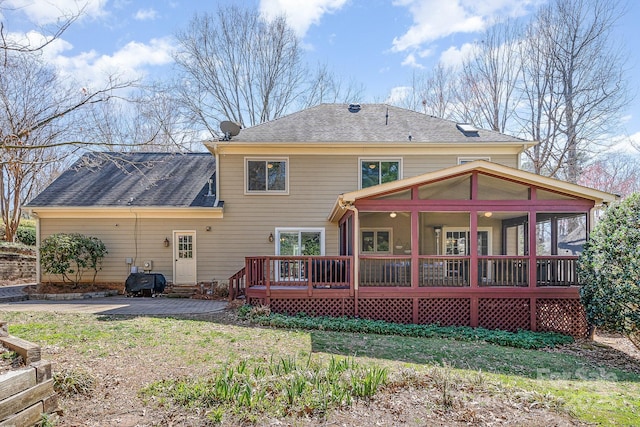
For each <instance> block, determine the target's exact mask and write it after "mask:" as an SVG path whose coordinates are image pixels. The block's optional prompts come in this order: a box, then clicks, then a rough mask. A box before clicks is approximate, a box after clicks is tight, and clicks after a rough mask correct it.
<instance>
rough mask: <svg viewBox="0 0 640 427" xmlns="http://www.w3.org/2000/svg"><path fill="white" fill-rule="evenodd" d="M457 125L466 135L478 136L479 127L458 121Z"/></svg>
mask: <svg viewBox="0 0 640 427" xmlns="http://www.w3.org/2000/svg"><path fill="white" fill-rule="evenodd" d="M456 127H457V128H458V130H459V131H460V132H462V133H464V134H465V135H466V136H478V129H477V128H476V127H475V126H474V125H470V124H469V123H456Z"/></svg>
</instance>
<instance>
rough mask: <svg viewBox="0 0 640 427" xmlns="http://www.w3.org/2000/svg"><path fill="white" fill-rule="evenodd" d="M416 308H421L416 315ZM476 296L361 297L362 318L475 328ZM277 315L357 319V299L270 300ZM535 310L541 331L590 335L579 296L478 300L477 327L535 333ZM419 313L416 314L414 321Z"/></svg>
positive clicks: (260, 302) (259, 302)
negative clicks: (533, 325)
mask: <svg viewBox="0 0 640 427" xmlns="http://www.w3.org/2000/svg"><path fill="white" fill-rule="evenodd" d="M266 301H267V300H266V299H263V298H248V300H247V302H248V303H249V304H251V305H254V306H258V305H264V304H265V303H266ZM414 304H416V305H417V307H416V310H415V312H414ZM474 304H475V303H474V302H472V299H471V298H418V299H417V300H416V301H415V302H414V299H413V298H360V299H358V316H359V317H361V318H363V319H376V320H385V321H388V322H394V323H413V322H416V323H420V324H434V323H435V324H439V325H441V326H471V325H472V324H474V323H475V322H474V320H475V319H474V317H473V316H474V315H475V314H474V311H473V310H472V307H474ZM269 305H270V307H271V311H273V312H275V313H286V314H290V315H295V314H298V313H306V314H308V315H310V316H333V317H340V316H349V317H352V316H355V301H354V299H353V298H348V297H347V298H315V299H313V298H311V299H308V298H276V299H271V300H270V301H269ZM532 309H534V310H535V321H536V327H537V330H538V331H551V332H560V333H563V334H569V335H573V336H576V337H584V336H586V335H587V332H588V326H587V321H586V316H585V313H584V309H583V307H582V305H581V304H580V300H579V299H577V298H539V299H537V300H536V302H535V308H534V307H533V305H532V303H531V300H530V299H529V298H478V300H477V316H478V317H477V325H478V326H480V327H482V328H487V329H502V330H506V331H517V330H519V329H524V330H530V329H531V326H532V325H531V318H532V313H531V310H532ZM414 315H415V316H416V317H415V318H414Z"/></svg>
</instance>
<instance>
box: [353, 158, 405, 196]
mask: <svg viewBox="0 0 640 427" xmlns="http://www.w3.org/2000/svg"><path fill="white" fill-rule="evenodd" d="M362 162H398V180H401V179H402V178H403V170H402V169H403V168H402V157H358V190H362Z"/></svg>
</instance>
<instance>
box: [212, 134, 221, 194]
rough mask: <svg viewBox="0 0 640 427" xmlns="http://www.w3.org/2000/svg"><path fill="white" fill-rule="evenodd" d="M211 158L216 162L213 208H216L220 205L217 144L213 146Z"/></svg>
mask: <svg viewBox="0 0 640 427" xmlns="http://www.w3.org/2000/svg"><path fill="white" fill-rule="evenodd" d="M213 157H214V159H215V160H216V199H215V200H214V201H213V206H214V207H218V203H220V153H219V152H218V144H214V145H213Z"/></svg>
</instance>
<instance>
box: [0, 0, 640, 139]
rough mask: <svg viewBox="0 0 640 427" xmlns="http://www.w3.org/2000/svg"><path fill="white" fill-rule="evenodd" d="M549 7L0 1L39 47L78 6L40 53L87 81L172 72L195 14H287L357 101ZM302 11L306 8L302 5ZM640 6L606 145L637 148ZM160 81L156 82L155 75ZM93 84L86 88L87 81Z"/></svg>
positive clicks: (633, 5)
mask: <svg viewBox="0 0 640 427" xmlns="http://www.w3.org/2000/svg"><path fill="white" fill-rule="evenodd" d="M545 1H547V0H218V1H211V0H210V1H202V0H0V16H1V18H2V22H3V23H4V27H5V28H4V30H5V32H6V33H9V34H10V35H11V36H14V37H28V38H29V39H32V40H38V38H39V37H41V36H40V34H41V32H40V31H39V30H40V29H42V28H46V26H47V25H52V24H55V22H56V20H57V19H59V17H60V16H61V15H63V14H65V13H68V12H76V11H78V9H79V8H80V7H84V10H83V14H82V16H81V18H80V19H78V21H76V22H74V23H73V24H72V26H71V27H70V28H69V29H68V30H67V31H66V32H65V33H64V34H63V35H62V37H61V38H60V39H59V40H56V41H55V42H54V43H52V44H51V45H49V46H48V47H47V50H46V52H45V55H46V58H47V60H49V61H50V62H51V63H52V64H55V65H56V66H57V67H58V68H59V69H60V71H61V72H62V73H63V74H68V75H71V76H73V77H75V78H77V79H79V80H81V81H82V80H84V81H86V82H91V81H98V80H99V79H100V78H103V77H104V76H106V75H109V74H112V73H113V72H117V73H119V74H121V75H122V76H124V77H130V78H137V77H149V78H162V76H165V75H168V74H170V73H171V72H172V59H171V51H172V49H173V47H174V45H175V43H174V42H173V41H172V40H173V36H174V34H175V33H176V32H177V31H179V30H181V29H184V28H186V27H187V25H188V23H189V21H190V19H191V18H192V17H193V16H194V14H196V13H204V12H214V11H215V10H216V8H217V6H218V5H226V4H232V3H237V4H240V3H242V4H245V5H248V6H252V7H256V8H257V9H258V10H260V12H261V13H262V14H263V15H264V16H265V17H267V18H269V17H273V16H277V15H278V14H283V13H284V14H285V15H286V16H287V19H288V22H289V24H290V25H291V26H292V28H293V29H294V30H295V32H296V34H297V35H298V36H299V37H300V39H301V40H302V43H303V47H304V50H305V55H306V59H307V62H308V63H309V64H311V65H316V64H326V65H327V66H328V67H329V69H330V70H332V71H333V72H334V73H335V74H336V75H338V76H340V77H341V78H342V79H343V81H345V82H348V81H355V82H358V83H361V84H362V85H363V86H364V87H365V92H364V94H363V99H358V100H354V102H363V103H366V102H390V101H392V100H393V99H394V98H395V97H397V96H399V94H401V93H402V88H403V87H404V86H406V85H407V84H409V82H410V79H411V76H412V74H413V73H414V72H426V71H429V70H431V69H432V68H433V67H434V66H435V64H437V62H438V61H442V62H444V63H445V64H448V65H455V64H459V63H460V62H461V61H462V59H463V58H464V56H465V53H466V52H468V51H469V48H470V46H471V45H470V43H472V42H473V41H474V40H478V39H479V38H480V37H481V34H482V31H483V30H485V29H486V28H487V25H489V23H490V22H492V21H495V20H496V19H498V18H504V17H522V18H525V19H526V17H527V16H530V15H531V14H532V13H533V12H534V11H535V9H536V7H537V6H539V5H540V4H542V3H544V2H545ZM302 5H303V6H302ZM639 21H640V1H637V0H630V1H629V5H628V11H627V13H626V14H625V15H624V16H623V18H622V19H621V21H620V22H619V25H618V26H617V27H616V29H615V34H614V37H615V38H616V45H617V46H622V47H623V48H624V49H625V50H626V52H627V53H628V56H627V59H628V62H627V64H626V67H627V69H628V77H629V87H630V90H631V91H632V93H634V94H637V95H636V96H635V98H634V100H633V101H632V103H631V105H630V106H629V108H628V110H627V111H624V112H623V114H622V115H623V119H622V122H621V123H620V126H619V128H618V129H619V132H618V135H612V139H615V140H620V141H622V143H621V146H626V145H627V143H628V141H629V140H632V141H634V142H635V143H637V144H638V145H640V50H638V49H635V48H634V46H633V43H635V42H636V41H637V40H638V39H640V26H638V24H637V23H638V22H639ZM158 76H160V77H158ZM88 84H90V83H88Z"/></svg>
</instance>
